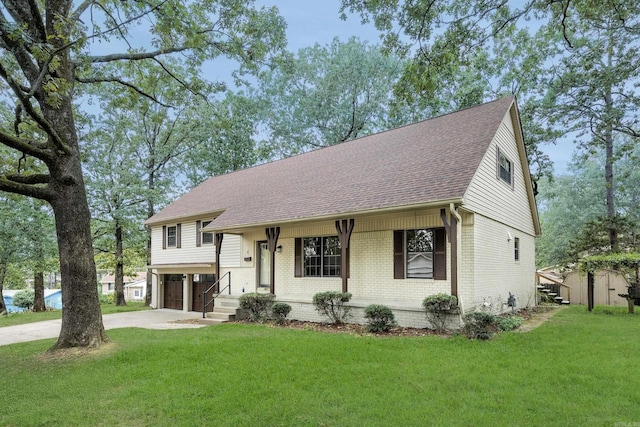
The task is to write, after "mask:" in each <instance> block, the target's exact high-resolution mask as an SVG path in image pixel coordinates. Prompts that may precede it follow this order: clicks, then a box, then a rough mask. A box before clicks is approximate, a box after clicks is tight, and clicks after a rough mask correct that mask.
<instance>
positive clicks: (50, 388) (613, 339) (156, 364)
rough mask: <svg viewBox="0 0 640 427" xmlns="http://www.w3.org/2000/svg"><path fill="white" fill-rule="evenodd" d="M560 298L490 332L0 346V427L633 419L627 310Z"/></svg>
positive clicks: (278, 331)
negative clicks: (486, 336)
mask: <svg viewBox="0 0 640 427" xmlns="http://www.w3.org/2000/svg"><path fill="white" fill-rule="evenodd" d="M611 313H612V314H607V312H606V311H603V310H596V312H594V313H588V312H587V310H586V308H584V307H578V306H573V307H569V308H568V309H565V310H562V311H560V312H559V313H558V314H556V315H555V316H554V317H552V318H551V319H550V320H548V321H547V322H546V323H545V324H543V325H542V326H540V327H538V328H536V329H534V330H533V331H530V332H527V333H521V332H512V333H505V334H502V335H501V336H499V337H496V338H494V339H493V340H491V341H487V342H480V341H470V340H468V339H466V338H463V337H452V338H441V337H436V336H427V337H408V338H407V337H393V338H379V337H371V336H353V335H347V334H330V333H322V332H314V331H309V330H290V329H283V328H275V327H270V326H266V325H249V324H224V325H220V326H210V327H206V328H202V329H183V330H164V331H157V330H143V329H118V330H111V331H109V332H108V334H109V336H110V337H111V339H112V340H113V341H114V345H113V347H112V348H110V349H107V350H105V351H103V352H101V354H96V355H92V356H84V357H80V356H75V357H74V356H69V357H68V358H66V359H58V360H43V358H42V357H41V356H42V353H43V352H44V351H45V350H46V349H47V348H48V347H50V346H51V345H52V343H53V340H43V341H39V342H33V343H23V344H15V345H10V346H4V347H0V360H2V367H3V383H4V390H3V399H2V400H3V403H2V407H3V409H2V411H0V425H20V426H22V425H96V426H118V425H122V426H131V425H136V426H142V425H154V426H155V425H158V426H183V425H184V426H195V425H225V426H276V425H283V426H306V425H308V426H318V425H321V426H365V425H366V426H376V425H380V426H383V425H384V426H387V425H398V426H399V425H443V426H456V425H492V426H503V425H519V426H528V425H531V426H541V425H544V426H553V425H558V426H566V425H578V426H583V425H589V426H594V425H596V426H597V425H603V426H604V425H608V426H611V425H614V424H615V423H616V422H619V423H632V422H639V421H640V393H639V392H638V386H639V385H640V381H639V380H638V372H639V371H638V366H639V365H638V361H639V360H640V339H638V337H639V336H640V316H638V315H627V314H624V311H623V310H613V311H611Z"/></svg>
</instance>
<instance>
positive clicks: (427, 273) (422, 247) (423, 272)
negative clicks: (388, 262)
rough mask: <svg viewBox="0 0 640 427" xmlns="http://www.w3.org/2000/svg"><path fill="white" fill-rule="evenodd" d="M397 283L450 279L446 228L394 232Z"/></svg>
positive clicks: (394, 272) (394, 264)
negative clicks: (405, 280)
mask: <svg viewBox="0 0 640 427" xmlns="http://www.w3.org/2000/svg"><path fill="white" fill-rule="evenodd" d="M393 277H394V279H435V280H445V279H446V278H447V254H446V233H445V230H444V228H420V229H413V230H396V231H394V232H393Z"/></svg>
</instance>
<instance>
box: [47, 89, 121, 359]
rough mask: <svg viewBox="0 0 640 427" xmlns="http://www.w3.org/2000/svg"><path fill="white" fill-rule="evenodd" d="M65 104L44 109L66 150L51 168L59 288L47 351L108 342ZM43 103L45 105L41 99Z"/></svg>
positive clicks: (70, 112) (71, 126) (73, 136)
mask: <svg viewBox="0 0 640 427" xmlns="http://www.w3.org/2000/svg"><path fill="white" fill-rule="evenodd" d="M64 104H65V105H63V106H60V107H58V108H56V109H54V108H44V109H43V113H44V115H45V117H46V119H47V120H48V122H49V123H55V127H56V131H57V133H58V135H59V136H60V137H61V139H62V140H63V141H65V142H66V144H67V146H68V147H70V150H69V151H70V152H69V153H58V154H57V156H56V161H55V163H52V164H51V165H50V166H49V167H50V172H51V178H50V181H49V187H50V188H51V189H52V190H53V194H55V197H54V198H53V199H52V200H51V201H50V202H51V206H52V208H53V213H54V216H55V222H56V235H57V238H58V252H59V256H60V278H61V289H62V328H61V329H60V335H59V336H58V341H57V342H56V343H55V344H54V346H53V347H52V350H54V349H59V348H69V347H98V346H100V345H101V344H102V343H104V342H106V341H108V338H107V336H106V334H105V331H104V325H103V323H102V313H101V312H100V302H99V300H98V281H97V275H96V265H95V262H94V259H93V245H92V240H91V226H90V219H91V214H90V212H89V205H88V203H87V195H86V190H85V184H84V178H83V176H82V166H81V162H80V153H79V150H78V140H77V136H76V129H75V123H74V119H73V109H72V106H71V102H70V101H69V100H67V101H66V102H65V103H64ZM45 105H46V104H45Z"/></svg>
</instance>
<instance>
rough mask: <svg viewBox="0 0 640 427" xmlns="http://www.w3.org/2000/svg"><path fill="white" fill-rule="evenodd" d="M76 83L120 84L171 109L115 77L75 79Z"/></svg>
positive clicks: (134, 86)
mask: <svg viewBox="0 0 640 427" xmlns="http://www.w3.org/2000/svg"><path fill="white" fill-rule="evenodd" d="M76 81H77V82H79V83H118V84H121V85H122V86H125V87H128V88H129V89H131V90H133V91H135V92H137V93H138V94H139V95H141V96H144V97H145V98H147V99H150V100H151V101H153V102H155V103H157V104H160V105H162V106H163V107H166V108H171V105H168V104H165V103H164V102H162V101H160V100H159V99H158V98H156V97H155V96H153V95H151V94H148V93H146V92H144V91H143V90H142V89H140V88H138V87H137V86H136V85H134V84H132V83H129V82H126V81H124V80H122V79H119V78H117V77H92V78H81V77H76Z"/></svg>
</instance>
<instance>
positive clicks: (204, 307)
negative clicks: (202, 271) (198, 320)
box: [202, 271, 231, 319]
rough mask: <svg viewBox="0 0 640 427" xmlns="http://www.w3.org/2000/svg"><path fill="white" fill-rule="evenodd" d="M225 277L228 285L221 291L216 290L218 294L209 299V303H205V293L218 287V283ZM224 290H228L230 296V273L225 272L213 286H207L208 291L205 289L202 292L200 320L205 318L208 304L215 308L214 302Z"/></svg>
mask: <svg viewBox="0 0 640 427" xmlns="http://www.w3.org/2000/svg"><path fill="white" fill-rule="evenodd" d="M225 276H229V283H227V286H225V287H224V288H222V290H218V293H217V294H215V295H214V296H213V298H211V301H209V302H207V293H209V291H210V290H212V289H213V288H215V287H216V285H218V284H219V283H220V281H221V280H222V279H224V278H225ZM225 289H229V295H231V272H230V271H227V272H226V273H225V274H224V275H223V276H222V277H221V278H219V279H218V280H216V281H215V283H214V284H213V285H211V286H209V289H207V290H206V291H204V292H203V293H202V318H203V319H204V318H206V317H207V306H208V305H209V304H212V307H215V306H216V302H215V301H216V298H218V297H219V296H220V294H221V293H222V292H224V290H225Z"/></svg>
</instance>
